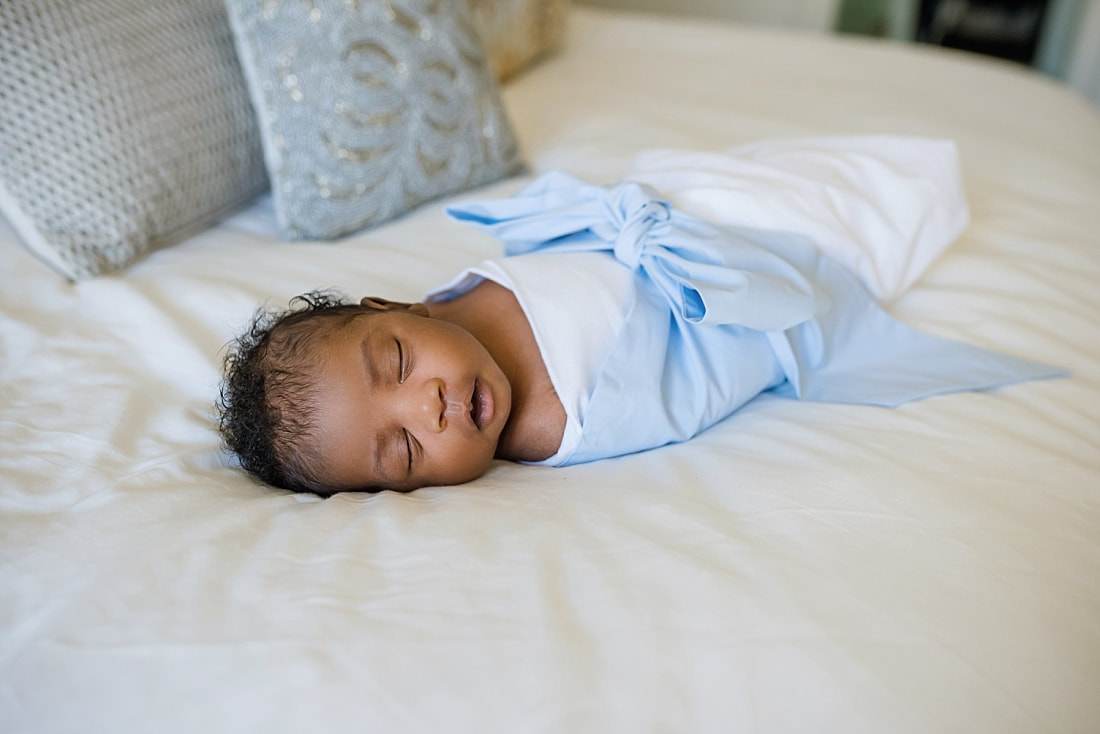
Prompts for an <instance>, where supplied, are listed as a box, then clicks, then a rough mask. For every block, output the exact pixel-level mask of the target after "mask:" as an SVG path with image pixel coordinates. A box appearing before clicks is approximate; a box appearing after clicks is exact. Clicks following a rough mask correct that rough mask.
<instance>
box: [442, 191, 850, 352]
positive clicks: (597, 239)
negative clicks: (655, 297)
mask: <svg viewBox="0 0 1100 734" xmlns="http://www.w3.org/2000/svg"><path fill="white" fill-rule="evenodd" d="M447 212H448V214H450V215H451V216H452V217H454V218H455V219H457V220H459V221H463V222H467V223H470V224H474V225H477V226H478V227H480V228H481V229H483V230H485V231H487V232H489V233H490V234H492V235H494V236H496V237H497V238H499V239H500V240H502V241H503V242H504V245H505V253H506V254H508V255H523V254H527V253H530V252H534V251H536V250H553V251H556V252H593V251H605V252H609V253H610V254H612V255H613V256H614V257H615V259H616V260H618V261H619V262H621V263H622V264H623V265H625V266H626V267H628V268H630V269H631V270H635V271H638V272H640V273H642V274H643V275H644V276H645V277H647V278H648V279H649V280H650V281H651V282H652V283H653V284H654V285H655V286H656V287H657V288H658V289H659V290H660V292H661V293H662V294H664V296H665V297H666V298H667V299H668V301H669V304H670V305H671V306H672V307H673V309H674V311H675V312H676V313H677V315H678V316H679V317H680V318H682V319H684V320H685V321H688V322H690V323H695V324H706V325H720V324H738V325H741V326H745V327H747V328H750V329H756V330H759V331H783V330H785V329H789V328H791V327H794V326H797V325H798V324H801V323H804V322H806V321H808V320H810V319H812V318H813V317H814V316H815V315H816V314H817V313H818V312H821V311H823V310H824V309H826V308H828V306H829V300H828V298H827V297H825V296H824V294H823V293H820V292H818V291H817V289H815V288H814V285H813V284H812V282H811V281H810V280H809V279H808V278H807V277H806V274H807V273H812V272H813V271H814V269H815V267H816V262H817V259H818V255H817V249H816V247H814V245H813V243H811V242H810V241H809V240H807V239H805V238H803V237H800V236H797V235H787V234H785V233H777V232H768V233H763V232H760V231H757V230H752V229H747V228H735V227H723V226H718V225H713V224H710V223H708V222H704V221H703V220H701V219H696V218H695V217H692V216H689V215H687V214H684V213H683V212H680V211H677V210H674V209H673V208H672V207H671V206H670V205H669V203H668V202H666V201H663V200H662V199H660V198H659V195H658V194H657V192H656V191H655V190H654V189H652V188H650V187H649V186H646V185H644V184H639V183H633V182H626V183H621V184H618V185H615V186H609V187H602V186H594V185H592V184H589V183H585V182H584V181H581V180H580V179H577V178H574V177H572V176H570V175H568V174H565V173H561V172H553V173H548V174H546V175H544V176H542V177H540V178H538V179H536V180H535V181H534V182H532V183H531V184H530V185H529V186H527V187H526V188H525V189H524V190H523V191H521V192H520V193H519V194H517V195H516V196H514V197H512V198H510V199H501V200H498V201H485V202H474V203H467V204H458V205H455V206H451V207H448V209H447ZM764 241H767V242H768V243H769V245H768V246H767V247H765V246H763V242H764Z"/></svg>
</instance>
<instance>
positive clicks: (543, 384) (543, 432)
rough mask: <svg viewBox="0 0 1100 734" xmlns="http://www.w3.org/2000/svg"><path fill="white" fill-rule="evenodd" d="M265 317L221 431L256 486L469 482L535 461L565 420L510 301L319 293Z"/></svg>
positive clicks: (232, 367)
mask: <svg viewBox="0 0 1100 734" xmlns="http://www.w3.org/2000/svg"><path fill="white" fill-rule="evenodd" d="M297 300H298V301H299V302H300V304H301V305H302V306H303V307H304V308H300V309H295V310H291V311H287V312H284V313H282V314H262V315H261V316H260V317H259V318H258V319H257V321H256V322H255V323H254V324H253V327H252V328H251V329H250V330H249V331H248V332H247V333H246V334H245V335H244V336H243V337H241V339H240V340H238V344H237V347H236V349H235V350H234V351H233V352H232V353H231V354H230V355H229V357H228V358H227V369H226V373H227V377H226V380H225V383H224V386H223V391H222V398H221V413H222V432H223V435H224V436H225V438H226V442H227V443H228V445H229V447H230V448H231V449H232V450H233V451H235V452H236V453H237V455H238V456H239V457H240V459H241V463H242V464H243V465H244V467H245V468H246V469H248V470H250V471H252V472H253V473H255V474H256V475H257V476H259V477H260V478H261V479H263V480H264V481H266V482H268V483H270V484H274V485H276V486H280V487H286V488H288V489H293V490H298V491H308V492H314V493H316V494H320V495H328V494H331V493H333V492H339V491H343V490H367V491H377V490H382V489H392V490H398V491H407V490H411V489H416V488H417V487H423V486H427V485H446V484H459V483H462V482H467V481H470V480H472V479H475V478H477V477H478V476H480V475H481V474H482V473H484V471H485V470H486V469H487V468H488V467H489V464H490V462H491V461H492V460H493V459H494V458H500V459H510V460H514V461H539V460H544V459H547V458H548V457H550V456H552V455H553V454H554V453H555V451H556V450H557V448H558V446H559V444H560V443H561V437H562V431H563V429H564V425H565V413H564V411H563V409H562V405H561V402H560V401H559V400H558V398H557V395H556V393H555V392H554V387H553V385H552V384H551V382H550V378H549V375H548V374H547V371H546V367H545V365H544V364H543V362H542V359H541V358H540V356H539V352H538V347H537V345H536V343H535V339H534V336H533V334H532V333H531V329H530V326H529V325H528V323H527V320H526V319H525V318H524V315H523V311H522V310H521V309H520V307H519V304H518V303H517V301H516V299H515V296H514V295H513V294H512V292H511V291H509V290H507V289H506V288H504V287H502V286H500V285H498V284H496V283H493V282H492V281H483V282H482V283H480V284H478V285H477V286H475V287H473V288H471V289H470V290H469V291H467V292H465V293H464V294H462V295H460V296H458V297H456V298H453V299H451V300H448V301H444V302H440V303H437V304H433V305H432V306H431V307H428V306H425V305H424V304H422V303H414V304H408V303H396V302H393V301H386V300H383V299H379V298H364V299H363V300H362V301H361V302H360V303H359V304H358V305H356V304H349V303H345V302H343V301H341V300H339V299H337V298H335V297H333V296H332V295H331V294H326V293H320V292H314V293H310V294H306V295H304V296H300V297H299V299H297Z"/></svg>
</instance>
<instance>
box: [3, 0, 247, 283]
mask: <svg viewBox="0 0 1100 734" xmlns="http://www.w3.org/2000/svg"><path fill="white" fill-rule="evenodd" d="M0 70H2V73H0V209H2V210H3V213H4V215H5V216H6V217H7V218H8V219H9V221H11V223H12V224H13V225H14V226H15V228H16V230H17V231H18V232H19V234H20V236H21V237H22V239H23V240H24V242H25V243H26V245H27V246H28V247H29V248H30V249H31V250H32V251H33V252H34V253H35V254H37V255H38V256H39V257H41V258H42V259H43V260H45V261H46V262H47V263H49V264H50V265H52V266H53V267H54V268H56V269H57V270H59V271H60V272H61V273H63V274H64V275H66V276H68V277H69V278H73V279H76V278H83V277H87V276H92V275H98V274H101V273H106V272H110V271H113V270H118V269H120V268H122V267H124V266H126V265H127V264H129V263H131V262H132V261H133V260H135V259H136V258H138V257H140V256H141V255H142V254H143V253H145V252H147V251H149V250H151V249H153V248H155V247H161V246H165V245H168V244H171V243H173V242H175V241H178V240H179V239H181V238H182V237H184V236H185V235H187V234H189V233H192V232H195V231H198V230H199V229H202V228H204V227H206V226H208V225H210V224H212V223H213V222H214V221H215V220H217V219H218V218H219V217H221V216H223V215H224V214H226V213H228V212H229V211H231V210H233V209H235V208H237V207H240V206H242V205H244V204H245V203H247V202H248V201H249V200H250V199H252V198H254V197H255V196H256V195H257V194H259V193H261V192H262V191H263V190H264V189H265V188H266V186H267V180H266V176H265V174H264V167H263V152H262V148H261V145H260V136H259V131H258V129H257V127H256V120H255V115H254V114H253V112H252V107H251V105H250V104H249V101H248V92H247V87H246V85H245V81H244V76H243V75H242V73H241V70H240V64H239V62H238V61H237V55H236V53H235V52H234V48H233V37H232V33H231V32H230V30H229V26H228V23H227V19H226V12H225V7H224V5H223V4H222V1H221V0H188V1H186V2H183V1H181V0H50V2H43V0H2V1H0Z"/></svg>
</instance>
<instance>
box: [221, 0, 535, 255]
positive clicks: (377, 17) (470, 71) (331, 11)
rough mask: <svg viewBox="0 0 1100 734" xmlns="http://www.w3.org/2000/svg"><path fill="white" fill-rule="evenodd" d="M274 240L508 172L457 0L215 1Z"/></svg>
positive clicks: (503, 132) (348, 223) (507, 129)
mask: <svg viewBox="0 0 1100 734" xmlns="http://www.w3.org/2000/svg"><path fill="white" fill-rule="evenodd" d="M227 5H228V7H229V9H230V18H231V22H232V25H233V30H234V32H235V35H236V39H237V50H238V52H239V55H240V57H241V62H242V64H243V65H244V69H245V75H246V77H247V79H248V83H249V89H250V91H251V94H252V100H253V103H254V104H255V107H256V110H257V113H258V116H259V119H260V127H261V131H262V135H263V144H264V155H265V159H266V162H267V170H268V174H269V176H270V177H271V187H272V194H273V199H274V205H275V213H276V217H277V219H278V224H279V229H280V232H281V235H282V236H283V237H284V238H286V239H326V238H332V237H337V236H339V235H342V234H346V233H349V232H353V231H355V230H359V229H362V228H365V227H368V226H373V225H376V224H380V223H382V222H384V221H386V220H388V219H391V218H392V217H395V216H397V215H400V214H402V213H404V212H406V211H408V210H409V209H411V208H413V207H414V206H416V205H417V204H420V203H421V202H424V201H427V200H429V199H433V198H436V197H439V196H443V195H445V194H451V193H455V192H458V191H463V190H465V189H468V188H472V187H475V186H478V185H481V184H485V183H489V182H490V181H494V180H496V179H499V178H502V177H504V176H507V175H510V174H512V173H515V172H516V171H517V170H518V169H519V167H520V160H519V154H518V150H517V146H516V141H515V137H514V135H513V133H512V128H511V126H510V124H509V122H508V118H507V116H506V114H505V112H504V109H503V108H502V106H501V102H500V97H499V95H498V92H497V87H496V80H495V79H494V78H493V76H492V74H491V73H490V71H489V69H488V66H487V64H486V61H485V56H484V53H483V51H482V48H481V45H480V40H479V38H478V35H477V31H476V30H475V29H474V28H473V26H472V25H471V23H470V21H469V18H468V15H467V13H468V10H467V5H466V3H465V2H455V1H454V0H310V1H308V2H305V1H303V0H284V1H283V2H279V1H278V0H227Z"/></svg>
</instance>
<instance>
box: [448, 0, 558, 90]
mask: <svg viewBox="0 0 1100 734" xmlns="http://www.w3.org/2000/svg"><path fill="white" fill-rule="evenodd" d="M469 3H470V8H471V9H472V11H473V14H474V23H475V24H476V25H477V29H478V32H479V33H480V34H481V40H482V43H484V44H485V55H486V56H487V57H488V59H489V67H490V68H491V69H492V70H493V73H494V74H496V77H497V79H499V80H501V81H504V80H505V79H508V78H510V77H511V76H513V75H514V74H516V73H517V72H519V71H522V70H523V69H525V68H526V67H527V66H529V65H530V64H532V63H534V62H535V61H537V60H539V59H540V58H542V57H543V56H544V55H546V54H547V53H549V52H551V51H554V50H555V49H557V47H558V46H559V45H560V44H561V42H562V38H563V36H564V35H565V16H566V13H567V12H568V10H569V0H469Z"/></svg>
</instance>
